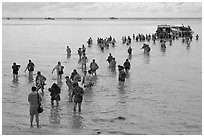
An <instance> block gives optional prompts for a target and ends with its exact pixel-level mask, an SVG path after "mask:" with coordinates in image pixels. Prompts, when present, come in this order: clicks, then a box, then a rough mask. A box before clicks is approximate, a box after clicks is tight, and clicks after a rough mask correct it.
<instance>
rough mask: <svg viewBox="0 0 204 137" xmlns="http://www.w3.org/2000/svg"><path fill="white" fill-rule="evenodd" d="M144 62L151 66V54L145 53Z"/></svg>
mask: <svg viewBox="0 0 204 137" xmlns="http://www.w3.org/2000/svg"><path fill="white" fill-rule="evenodd" d="M144 62H145V63H146V64H149V62H150V54H149V53H144Z"/></svg>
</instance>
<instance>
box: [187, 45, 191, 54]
mask: <svg viewBox="0 0 204 137" xmlns="http://www.w3.org/2000/svg"><path fill="white" fill-rule="evenodd" d="M190 49H191V46H190V45H188V46H186V50H187V51H188V53H189V52H190Z"/></svg>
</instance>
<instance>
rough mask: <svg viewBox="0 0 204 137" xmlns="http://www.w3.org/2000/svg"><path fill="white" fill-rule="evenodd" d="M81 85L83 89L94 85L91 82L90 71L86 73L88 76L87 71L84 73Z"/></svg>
mask: <svg viewBox="0 0 204 137" xmlns="http://www.w3.org/2000/svg"><path fill="white" fill-rule="evenodd" d="M81 84H82V85H84V88H90V87H92V86H93V85H94V83H93V82H92V75H91V71H90V70H89V71H88V74H87V71H84V76H83V78H82V82H81Z"/></svg>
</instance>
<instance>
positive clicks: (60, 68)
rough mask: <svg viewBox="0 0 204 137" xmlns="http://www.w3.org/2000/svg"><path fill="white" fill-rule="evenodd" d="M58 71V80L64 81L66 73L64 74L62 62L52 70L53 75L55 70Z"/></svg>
mask: <svg viewBox="0 0 204 137" xmlns="http://www.w3.org/2000/svg"><path fill="white" fill-rule="evenodd" d="M55 69H56V70H57V80H60V81H61V80H62V74H63V73H64V72H63V69H64V66H62V65H61V62H60V61H59V62H58V63H57V65H56V66H55V67H54V68H53V70H52V73H53V72H54V70H55Z"/></svg>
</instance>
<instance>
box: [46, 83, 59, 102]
mask: <svg viewBox="0 0 204 137" xmlns="http://www.w3.org/2000/svg"><path fill="white" fill-rule="evenodd" d="M48 90H49V92H50V96H51V104H52V105H54V100H55V101H56V103H57V106H58V105H59V101H60V93H61V89H60V87H59V86H58V85H57V84H56V83H53V85H52V86H51V88H49V89H48Z"/></svg>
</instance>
